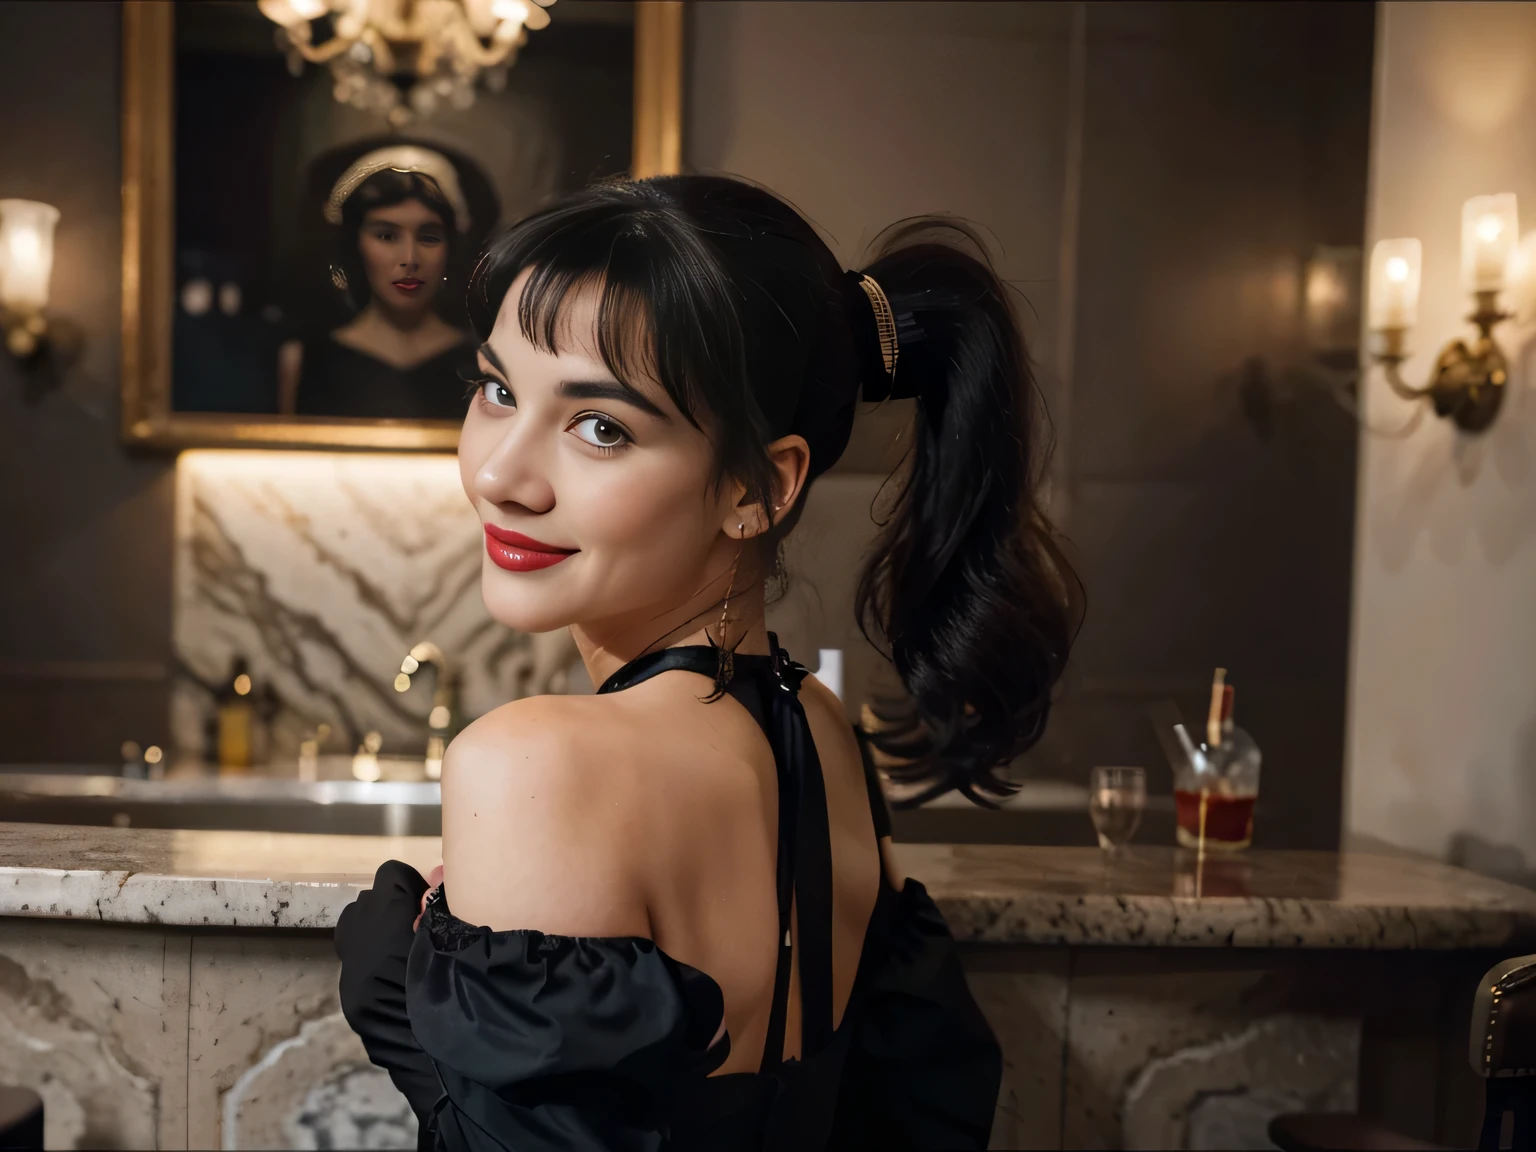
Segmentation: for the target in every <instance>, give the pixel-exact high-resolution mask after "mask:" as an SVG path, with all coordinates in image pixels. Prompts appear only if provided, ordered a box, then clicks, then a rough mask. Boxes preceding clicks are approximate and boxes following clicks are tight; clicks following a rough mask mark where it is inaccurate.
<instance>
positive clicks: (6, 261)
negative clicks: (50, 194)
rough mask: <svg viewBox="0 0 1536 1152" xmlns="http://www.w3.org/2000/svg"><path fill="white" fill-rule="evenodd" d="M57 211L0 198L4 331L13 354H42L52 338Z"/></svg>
mask: <svg viewBox="0 0 1536 1152" xmlns="http://www.w3.org/2000/svg"><path fill="white" fill-rule="evenodd" d="M58 222H59V210H58V209H57V208H55V207H53V205H51V204H40V203H38V202H37V201H36V200H0V327H3V328H4V331H5V346H6V348H7V349H9V350H10V353H11V355H13V356H16V357H18V358H19V359H23V360H30V359H32V358H34V357H36V356H38V355H39V354H40V353H41V352H42V351H43V349H44V347H45V344H46V340H47V336H48V321H47V320H46V319H45V318H44V316H43V312H44V310H45V309H46V308H47V307H48V281H49V279H50V278H51V277H52V275H53V229H54V226H55V225H56V224H58Z"/></svg>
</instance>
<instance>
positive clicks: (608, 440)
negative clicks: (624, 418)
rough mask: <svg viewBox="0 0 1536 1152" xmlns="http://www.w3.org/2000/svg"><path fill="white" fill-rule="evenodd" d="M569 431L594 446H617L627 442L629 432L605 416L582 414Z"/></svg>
mask: <svg viewBox="0 0 1536 1152" xmlns="http://www.w3.org/2000/svg"><path fill="white" fill-rule="evenodd" d="M571 431H572V432H574V433H576V436H577V437H578V438H579V439H581V440H584V441H585V442H586V443H588V444H590V445H592V447H594V448H618V447H620V446H622V445H624V444H628V443H629V433H628V432H626V431H625V430H624V428H623V427H622V426H621V425H620V424H619V423H618V422H617V421H614V420H610V419H608V417H606V416H583V417H582V418H581V419H580V420H578V421H576V423H575V424H573V425H571Z"/></svg>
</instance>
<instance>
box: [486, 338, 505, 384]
mask: <svg viewBox="0 0 1536 1152" xmlns="http://www.w3.org/2000/svg"><path fill="white" fill-rule="evenodd" d="M478 351H479V353H480V355H482V356H484V357H485V358H486V359H487V360H489V361H490V363H491V367H492V368H494V369H496V371H497V372H498V373H500V374H501V378H502V380H503V381H504V382H505V381H507V380H510V379H511V378H512V377H511V374H510V373H508V372H507V366H506V365H505V364H503V363H502V362H501V357H500V356H497V355H496V350H495V349H494V348H492V347H491V345H490V341H486V343H484V344H482V345H480V347H479V349H478Z"/></svg>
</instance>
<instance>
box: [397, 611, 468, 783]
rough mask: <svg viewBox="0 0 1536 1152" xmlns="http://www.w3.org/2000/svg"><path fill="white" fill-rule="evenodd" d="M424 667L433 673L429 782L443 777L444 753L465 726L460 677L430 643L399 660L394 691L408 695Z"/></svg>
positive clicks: (414, 649)
mask: <svg viewBox="0 0 1536 1152" xmlns="http://www.w3.org/2000/svg"><path fill="white" fill-rule="evenodd" d="M423 666H430V667H431V668H432V670H433V691H432V711H430V712H429V713H427V754H426V770H427V779H428V780H439V779H441V778H442V775H443V753H444V752H445V751H446V750H447V748H448V742H449V741H450V740H452V739H453V738H454V737H455V736H456V735H458V732H459V729H460V728H461V727H463V719H462V715H461V712H460V709H459V674H458V671H457V670H456V669H454V668H452V667H450V666H449V664H448V658H447V657H446V656H444V655H443V650H442V649H441V648H439V647H438V646H437V645H436V644H434V643H432V642H431V641H430V640H423V641H422V642H421V643H419V644H417V645H415V646H414V647H413V648H412V649H411V651H410V653H409V654H408V655H407V656H406V658H405V659H404V660H402V661H400V674H399V675H398V676H396V677H395V691H396V692H405V691H408V690H409V689H410V687H411V677H412V676H414V675H416V674H417V673H418V672H420V671H421V669H422V667H423Z"/></svg>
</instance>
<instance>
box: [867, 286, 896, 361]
mask: <svg viewBox="0 0 1536 1152" xmlns="http://www.w3.org/2000/svg"><path fill="white" fill-rule="evenodd" d="M859 287H860V288H862V289H864V295H866V296H868V297H869V306H870V307H871V308H872V309H874V313H875V331H876V332H878V333H879V334H880V359H881V360H883V361H884V362H885V374H886V375H887V376H895V375H896V352H897V348H896V313H895V312H893V311H892V310H891V302H890V301H889V300H887V299H886V296H885V289H883V288H881V287H880V285H879V284H877V283H875V281H874V280H873V279H872V278H871V277H869V276H863V275H861V276H860V277H859Z"/></svg>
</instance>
